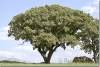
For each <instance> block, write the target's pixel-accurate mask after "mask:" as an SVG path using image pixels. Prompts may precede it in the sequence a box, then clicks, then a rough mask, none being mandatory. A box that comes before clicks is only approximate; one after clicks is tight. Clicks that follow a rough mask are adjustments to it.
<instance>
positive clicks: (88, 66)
mask: <svg viewBox="0 0 100 67" xmlns="http://www.w3.org/2000/svg"><path fill="white" fill-rule="evenodd" d="M15 66H18V67H19V66H20V67H23V66H24V67H30V66H32V67H48V66H49V67H55V66H56V67H58V66H59V67H69V66H70V67H72V66H73V67H74V66H75V67H81V66H82V67H98V66H99V65H98V64H94V63H91V64H90V63H69V64H23V63H0V67H15Z"/></svg>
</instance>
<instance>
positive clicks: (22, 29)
mask: <svg viewBox="0 0 100 67" xmlns="http://www.w3.org/2000/svg"><path fill="white" fill-rule="evenodd" d="M91 25H92V26H93V25H94V19H93V17H92V16H90V15H89V14H86V13H84V12H83V11H80V10H75V9H71V8H68V7H63V6H60V5H46V6H43V7H34V8H31V9H29V10H27V11H25V12H24V13H20V14H18V15H16V16H14V17H13V19H12V20H11V22H10V23H9V26H10V29H9V31H8V33H9V34H8V36H14V37H15V40H19V39H22V40H25V41H29V42H30V43H31V44H32V46H33V49H35V48H38V51H39V52H40V54H41V55H42V57H43V58H44V61H45V62H46V63H50V59H51V56H52V54H53V52H54V51H55V50H56V49H57V48H58V47H60V46H61V47H62V48H64V49H65V48H66V46H67V45H71V46H75V45H76V44H78V43H79V42H80V38H81V36H82V35H81V36H79V33H78V31H79V30H81V32H84V30H85V32H86V33H90V32H89V31H88V30H87V29H88V28H91V29H90V31H92V30H93V31H94V32H95V30H94V29H95V26H94V29H92V27H91ZM83 34H85V33H83ZM82 37H83V36H82ZM65 43H66V44H65Z"/></svg>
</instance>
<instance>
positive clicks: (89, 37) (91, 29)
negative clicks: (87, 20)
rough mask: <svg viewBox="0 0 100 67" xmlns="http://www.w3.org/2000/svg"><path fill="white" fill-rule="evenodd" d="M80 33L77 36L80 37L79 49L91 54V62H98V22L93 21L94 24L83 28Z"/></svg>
mask: <svg viewBox="0 0 100 67" xmlns="http://www.w3.org/2000/svg"><path fill="white" fill-rule="evenodd" d="M85 28H87V29H84V30H83V31H82V32H80V33H79V34H78V35H79V36H81V41H82V45H81V49H83V50H85V52H88V53H91V52H93V60H94V62H95V63H97V62H98V60H99V20H97V19H94V23H91V24H88V26H85Z"/></svg>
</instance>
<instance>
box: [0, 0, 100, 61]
mask: <svg viewBox="0 0 100 67" xmlns="http://www.w3.org/2000/svg"><path fill="white" fill-rule="evenodd" d="M98 1H99V0H0V59H1V60H3V59H10V60H11V58H12V59H16V60H20V61H25V62H37V63H38V62H42V61H43V59H42V57H41V55H40V54H39V52H38V51H37V50H34V51H33V50H32V46H31V45H30V44H29V43H25V44H24V45H20V44H21V43H22V41H21V40H20V41H15V40H14V38H12V37H8V36H7V34H8V32H7V31H8V29H9V26H8V24H9V22H10V21H11V19H12V18H13V16H15V15H17V14H19V13H22V12H24V11H25V10H28V9H30V8H32V7H38V6H44V5H51V4H59V5H62V6H66V7H70V8H73V9H78V10H83V11H84V12H86V13H89V14H90V15H91V16H93V17H94V18H99V5H98V3H99V2H98ZM75 56H87V57H91V58H92V54H87V53H84V51H82V50H80V47H79V46H76V47H75V48H74V49H73V48H70V46H69V47H67V49H66V50H63V49H62V48H58V49H57V50H56V52H54V54H53V56H52V59H51V62H55V63H59V62H60V63H64V59H67V60H72V59H73V58H74V57H75Z"/></svg>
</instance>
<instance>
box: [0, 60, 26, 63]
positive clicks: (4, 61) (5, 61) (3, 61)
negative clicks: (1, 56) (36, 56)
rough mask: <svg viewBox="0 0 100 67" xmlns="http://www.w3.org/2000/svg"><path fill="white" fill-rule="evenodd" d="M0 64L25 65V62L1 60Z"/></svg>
mask: <svg viewBox="0 0 100 67" xmlns="http://www.w3.org/2000/svg"><path fill="white" fill-rule="evenodd" d="M0 63H25V62H19V61H9V60H2V61H0Z"/></svg>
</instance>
